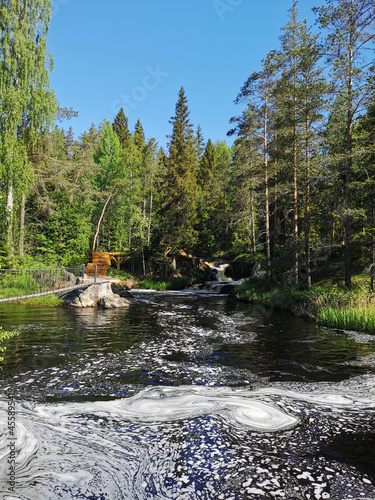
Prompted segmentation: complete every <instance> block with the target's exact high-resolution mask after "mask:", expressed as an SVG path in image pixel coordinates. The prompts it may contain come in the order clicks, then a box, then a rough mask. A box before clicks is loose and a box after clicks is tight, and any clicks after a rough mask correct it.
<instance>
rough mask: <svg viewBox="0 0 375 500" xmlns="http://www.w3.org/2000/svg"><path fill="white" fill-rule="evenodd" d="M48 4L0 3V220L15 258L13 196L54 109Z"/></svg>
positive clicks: (46, 0)
mask: <svg viewBox="0 0 375 500" xmlns="http://www.w3.org/2000/svg"><path fill="white" fill-rule="evenodd" d="M50 16H51V2H50V0H30V1H28V2H19V1H16V0H9V1H7V2H2V3H1V4H0V132H1V134H0V178H1V182H2V184H3V186H4V189H5V191H6V197H5V199H4V202H3V213H4V214H5V217H4V220H3V221H2V222H3V227H4V231H5V234H6V237H5V246H6V253H7V254H8V255H10V256H12V255H13V247H14V242H13V234H12V233H13V229H14V217H15V207H14V202H15V199H16V198H19V197H20V195H22V194H24V192H25V189H26V188H27V186H28V185H29V184H30V180H31V173H32V169H31V167H30V163H29V161H28V154H30V152H32V151H33V149H34V148H35V146H36V143H37V141H38V136H39V134H40V133H41V132H43V131H46V130H48V129H49V128H50V126H51V124H52V121H53V119H54V117H55V113H56V110H57V105H56V99H55V96H54V93H53V91H52V90H50V88H49V78H48V72H49V70H50V69H51V68H52V61H51V60H50V59H49V56H48V54H47V48H46V40H47V35H48V28H49V21H50Z"/></svg>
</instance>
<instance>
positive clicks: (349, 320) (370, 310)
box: [317, 306, 375, 333]
mask: <svg viewBox="0 0 375 500" xmlns="http://www.w3.org/2000/svg"><path fill="white" fill-rule="evenodd" d="M317 322H318V324H319V325H322V326H327V327H329V328H340V329H343V330H355V331H358V332H366V333H375V307H374V306H368V307H367V308H365V309H358V308H357V309H355V308H350V309H332V308H331V307H326V308H324V309H322V310H321V311H319V312H318V315H317Z"/></svg>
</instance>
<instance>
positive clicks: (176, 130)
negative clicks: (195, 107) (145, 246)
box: [159, 87, 198, 251]
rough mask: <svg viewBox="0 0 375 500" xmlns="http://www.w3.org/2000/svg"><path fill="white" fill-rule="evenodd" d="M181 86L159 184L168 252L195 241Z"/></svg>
mask: <svg viewBox="0 0 375 500" xmlns="http://www.w3.org/2000/svg"><path fill="white" fill-rule="evenodd" d="M189 114H190V112H189V110H188V104H187V98H186V95H185V91H184V89H183V87H182V88H181V89H180V91H179V94H178V100H177V103H176V107H175V115H174V116H173V117H172V118H171V120H170V124H171V125H172V134H171V136H170V137H169V139H170V140H169V143H168V154H167V159H166V169H165V174H164V178H163V181H162V184H163V185H162V186H161V187H162V190H163V200H162V205H161V207H160V212H159V227H160V229H161V236H162V238H161V239H162V241H161V242H162V244H164V245H166V246H167V247H168V249H169V251H171V250H178V249H184V250H191V249H192V248H193V246H194V243H195V241H196V237H197V234H196V231H195V229H194V225H195V223H196V218H197V201H198V190H197V181H196V153H195V144H194V142H195V141H194V137H193V131H192V129H193V127H192V125H191V123H190V121H189Z"/></svg>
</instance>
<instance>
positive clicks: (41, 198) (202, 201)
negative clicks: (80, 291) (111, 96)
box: [0, 0, 375, 288]
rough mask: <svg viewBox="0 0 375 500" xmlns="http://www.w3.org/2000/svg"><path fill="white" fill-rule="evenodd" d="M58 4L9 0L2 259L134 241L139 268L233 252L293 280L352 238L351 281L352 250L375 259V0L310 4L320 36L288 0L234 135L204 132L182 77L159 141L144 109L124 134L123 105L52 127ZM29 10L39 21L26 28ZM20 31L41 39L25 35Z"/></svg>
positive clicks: (63, 260)
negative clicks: (88, 120) (85, 121)
mask: <svg viewBox="0 0 375 500" xmlns="http://www.w3.org/2000/svg"><path fill="white" fill-rule="evenodd" d="M49 8H50V2H48V1H47V0H46V1H42V0H33V1H31V2H29V4H28V8H27V9H28V10H27V9H26V10H25V9H24V8H23V7H20V5H19V3H18V2H9V5H8V4H7V5H6V6H4V5H2V6H1V7H0V9H2V12H1V16H0V18H1V19H4V21H3V24H2V26H1V30H2V34H8V35H9V33H10V35H9V36H3V37H2V44H3V50H2V52H1V53H0V60H1V62H2V67H1V69H0V78H1V81H0V84H1V87H0V88H1V95H0V127H1V131H2V135H1V149H0V164H1V172H0V179H1V181H0V182H1V188H2V191H1V192H2V195H1V203H2V206H3V212H2V213H3V216H2V218H1V247H0V249H1V256H0V259H1V260H0V265H1V267H5V266H14V265H26V264H27V262H28V260H27V259H28V258H29V257H30V256H34V257H35V256H42V258H43V260H44V262H54V263H56V264H61V265H69V264H77V263H82V262H86V261H87V259H88V257H89V252H90V251H91V250H93V249H94V250H99V251H112V252H125V253H128V255H129V257H128V261H127V265H128V267H129V268H130V270H131V271H132V272H135V271H136V272H142V273H143V274H150V273H157V274H160V273H162V272H163V273H165V274H168V273H173V272H174V271H175V268H176V266H178V258H179V257H181V256H188V255H193V256H195V257H197V258H214V257H220V256H224V255H225V256H227V257H230V258H231V259H237V260H238V261H240V262H244V263H248V264H249V265H252V266H256V267H258V268H259V269H260V270H261V271H262V272H263V273H264V276H265V279H266V281H267V282H268V283H270V282H271V280H290V281H293V283H294V285H295V287H296V288H297V287H298V286H300V285H301V284H304V285H306V286H309V285H310V284H311V279H312V275H313V272H314V270H315V269H316V268H317V267H319V265H320V263H321V262H322V261H323V260H325V259H328V258H330V256H331V255H332V254H333V253H334V252H338V253H340V252H341V251H342V249H343V252H344V255H345V266H344V267H345V283H346V285H347V287H348V288H350V287H351V274H352V268H353V260H354V264H355V266H356V267H358V268H365V267H368V268H370V266H371V265H372V264H373V263H374V260H375V221H374V203H375V200H374V194H375V193H374V191H375V188H374V179H375V177H374V173H375V172H374V133H375V99H374V97H375V94H374V67H373V55H374V52H373V50H374V30H373V25H374V20H375V5H374V2H373V0H326V2H325V4H324V6H322V7H319V8H316V9H314V11H315V14H316V19H317V24H318V25H319V26H320V29H321V30H322V34H315V33H314V31H313V29H312V28H311V27H309V26H308V25H307V23H306V21H301V20H299V17H298V2H297V1H294V2H293V4H292V7H291V9H290V11H289V19H288V22H287V24H286V25H285V26H284V27H283V28H282V34H281V37H280V47H279V48H278V49H275V50H272V51H271V52H269V53H268V54H266V55H265V58H264V59H263V61H261V64H260V66H259V69H258V71H256V72H254V73H252V74H251V75H250V76H249V78H248V79H247V81H246V82H245V83H244V85H243V86H242V88H241V89H240V92H239V94H238V97H237V99H236V102H237V103H238V104H240V105H241V111H240V115H239V116H237V117H235V118H233V119H232V124H233V129H232V130H231V131H230V133H229V134H230V135H234V136H235V141H234V144H233V146H232V147H229V146H228V145H227V144H226V142H225V141H220V142H215V143H213V142H212V141H211V140H210V139H208V140H207V141H205V140H204V137H203V132H202V130H201V129H200V127H199V126H198V127H197V128H196V129H195V127H194V126H193V124H191V123H190V118H189V110H188V102H187V97H186V95H185V92H184V89H183V88H181V90H180V92H179V94H178V99H177V103H176V107H175V113H174V116H173V117H172V118H171V120H170V125H171V134H170V136H169V137H168V144H167V147H166V149H165V150H163V149H162V148H160V147H158V144H157V143H156V141H155V139H153V138H146V136H145V132H144V130H143V127H142V124H141V122H140V121H139V120H138V121H137V123H136V125H135V128H134V130H129V126H128V119H127V117H126V116H125V114H124V111H123V110H122V109H121V110H120V111H119V112H118V114H117V115H116V116H115V117H114V118H113V122H112V123H111V122H109V121H105V122H103V123H102V124H101V125H100V126H99V127H96V126H94V125H92V126H91V128H90V129H89V130H88V131H86V132H84V133H83V134H82V135H81V136H80V137H79V138H78V139H77V140H75V139H74V136H73V133H72V129H71V128H70V129H69V131H64V130H63V129H61V128H59V127H58V126H56V127H55V128H54V129H52V131H51V128H50V122H51V118H53V117H55V116H56V109H57V103H56V98H55V96H54V95H53V93H52V92H51V91H50V89H49V87H48V76H47V73H48V71H47V66H48V58H47V55H46V49H45V47H46V45H45V39H46V36H47V33H48V23H49V10H48V9H49ZM40 9H43V12H44V13H45V16H44V17H43V16H42V17H41V16H38V13H39V12H40ZM21 20H22V22H25V23H26V24H27V25H31V26H35V30H34V31H32V30H31V31H30V30H29V31H27V30H25V29H23V30H21V32H20V33H18V35H19V36H17V37H16V36H14V33H15V31H16V30H18V29H19V26H21V27H22V22H21ZM16 21H18V22H16ZM21 36H24V37H26V39H28V40H29V41H30V42H31V43H29V44H21V45H20V46H18V45H17V44H19V40H20V37H21ZM30 37H31V39H30ZM20 50H24V51H25V54H24V56H23V57H24V58H25V61H26V63H27V64H29V65H30V67H29V68H25V67H24V66H25V65H26V63H25V64H24V65H23V66H22V67H21V65H20V64H18V63H17V58H16V57H15V54H18V53H19V51H20ZM36 53H38V54H39V55H38V58H37V61H38V64H35V63H33V62H32V58H31V57H30V55H34V56H35V54H36ZM30 74H34V75H35V77H33V78H32V79H31V80H30V78H29V75H30ZM30 82H32V83H30ZM15 103H17V106H16V108H15V109H16V111H14V110H13V107H12V106H14V105H15ZM17 113H18V114H17ZM58 113H59V114H60V115H62V116H65V117H66V116H69V115H72V114H74V113H73V112H72V111H69V110H59V112H58ZM176 259H177V260H176Z"/></svg>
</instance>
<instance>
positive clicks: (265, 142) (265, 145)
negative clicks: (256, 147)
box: [263, 95, 271, 286]
mask: <svg viewBox="0 0 375 500" xmlns="http://www.w3.org/2000/svg"><path fill="white" fill-rule="evenodd" d="M267 127H268V95H266V97H265V111H264V129H263V148H264V156H263V161H264V197H265V205H266V206H265V213H266V266H267V269H266V276H267V286H269V285H270V282H271V269H270V264H271V244H270V207H269V187H268V135H267V134H268V128H267Z"/></svg>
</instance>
